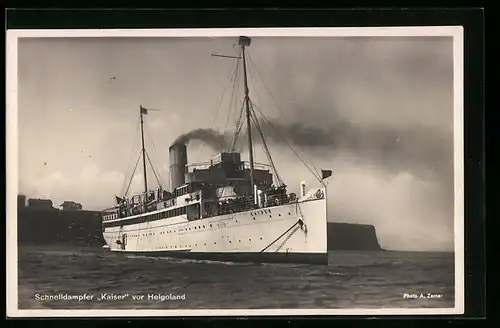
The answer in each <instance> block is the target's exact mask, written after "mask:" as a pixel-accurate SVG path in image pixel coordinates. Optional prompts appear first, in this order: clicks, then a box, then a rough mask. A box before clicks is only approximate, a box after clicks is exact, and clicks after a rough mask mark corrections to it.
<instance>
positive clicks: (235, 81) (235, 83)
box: [221, 51, 241, 151]
mask: <svg viewBox="0 0 500 328" xmlns="http://www.w3.org/2000/svg"><path fill="white" fill-rule="evenodd" d="M239 56H241V52H240V51H238V57H239ZM239 67H240V61H239V60H238V61H237V62H236V69H235V75H234V79H233V89H232V92H231V98H230V100H229V110H228V112H227V117H226V123H225V125H224V133H223V134H224V135H226V133H227V128H228V125H229V119H230V117H231V113H232V110H231V108H233V106H234V107H236V103H237V98H236V97H235V95H236V90H239V86H240V80H239V78H238V76H239ZM224 146H226V147H227V146H228V145H222V147H224ZM222 150H223V149H221V151H222Z"/></svg>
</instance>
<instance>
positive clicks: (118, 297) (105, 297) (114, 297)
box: [99, 293, 128, 301]
mask: <svg viewBox="0 0 500 328" xmlns="http://www.w3.org/2000/svg"><path fill="white" fill-rule="evenodd" d="M127 298H128V294H114V293H110V294H108V293H101V296H100V297H99V301H123V300H125V299H127Z"/></svg>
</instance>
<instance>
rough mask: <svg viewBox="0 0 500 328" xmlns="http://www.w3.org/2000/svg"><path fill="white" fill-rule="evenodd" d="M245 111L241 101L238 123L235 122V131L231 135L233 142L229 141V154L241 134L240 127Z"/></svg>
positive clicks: (243, 103) (243, 102)
mask: <svg viewBox="0 0 500 328" xmlns="http://www.w3.org/2000/svg"><path fill="white" fill-rule="evenodd" d="M244 111H245V101H244V100H243V101H242V104H241V108H240V116H239V117H238V121H237V122H236V130H235V131H234V134H233V140H232V141H231V148H230V149H229V150H230V152H233V151H234V149H235V147H236V141H237V140H238V136H239V134H240V132H241V127H242V126H243V123H244V122H243V112H244Z"/></svg>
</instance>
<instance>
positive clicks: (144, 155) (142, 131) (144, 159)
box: [141, 105, 148, 193]
mask: <svg viewBox="0 0 500 328" xmlns="http://www.w3.org/2000/svg"><path fill="white" fill-rule="evenodd" d="M144 112H146V109H145V108H144V107H142V105H141V140H142V169H143V172H144V173H143V174H144V192H145V193H147V192H148V179H147V176H146V148H144V120H143V119H142V115H143V113H144Z"/></svg>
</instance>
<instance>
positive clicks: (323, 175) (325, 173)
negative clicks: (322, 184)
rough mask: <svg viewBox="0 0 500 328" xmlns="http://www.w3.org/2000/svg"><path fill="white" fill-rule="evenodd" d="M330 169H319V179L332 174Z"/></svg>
mask: <svg viewBox="0 0 500 328" xmlns="http://www.w3.org/2000/svg"><path fill="white" fill-rule="evenodd" d="M332 173H333V172H332V170H321V180H325V179H326V178H328V177H330V176H331V175H332Z"/></svg>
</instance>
